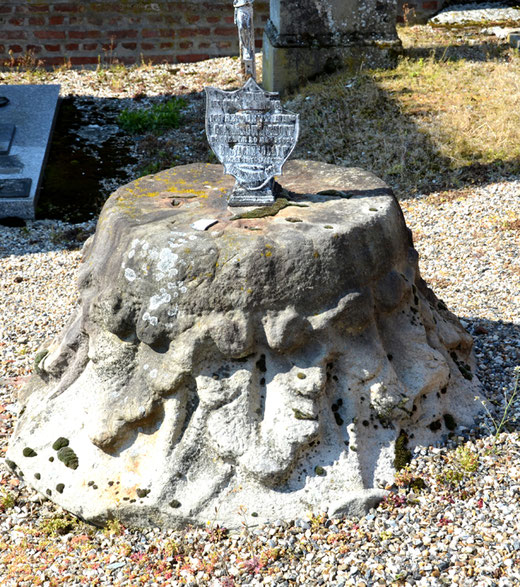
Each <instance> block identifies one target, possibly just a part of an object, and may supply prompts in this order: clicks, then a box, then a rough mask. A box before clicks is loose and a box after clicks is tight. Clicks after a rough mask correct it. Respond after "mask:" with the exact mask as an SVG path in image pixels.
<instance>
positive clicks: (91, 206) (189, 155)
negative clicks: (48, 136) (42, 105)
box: [36, 94, 209, 223]
mask: <svg viewBox="0 0 520 587" xmlns="http://www.w3.org/2000/svg"><path fill="white" fill-rule="evenodd" d="M168 98H171V96H154V97H153V98H146V97H143V98H135V99H131V98H123V99H117V98H97V97H84V96H78V97H68V98H65V99H63V100H62V101H61V103H60V109H59V112H58V116H57V121H56V126H55V130H54V134H53V137H52V142H51V147H50V152H49V158H48V161H47V165H46V167H45V170H44V175H43V181H42V187H41V191H40V198H39V201H38V206H37V210H36V217H37V219H42V218H53V219H59V220H63V221H66V222H72V223H78V222H85V221H87V220H89V219H91V218H93V217H96V216H97V215H98V214H99V211H100V210H101V208H102V206H103V204H104V203H105V201H106V200H107V198H108V197H109V196H110V194H111V193H112V192H114V191H115V190H116V189H117V188H118V187H119V186H121V185H123V184H125V183H128V182H129V181H132V180H134V179H137V178H138V177H139V176H141V175H147V174H150V173H157V172H158V171H161V170H162V169H166V168H168V167H173V166H175V165H180V164H184V163H191V162H195V161H199V160H203V161H207V160H208V157H209V148H208V146H207V143H206V139H205V134H204V112H203V110H204V109H203V103H204V101H203V99H202V94H189V95H185V96H183V98H185V99H186V101H187V102H188V106H187V108H186V109H185V111H184V114H183V118H182V120H181V127H180V128H179V129H173V130H172V131H168V132H166V133H164V134H163V135H162V136H157V135H154V134H153V133H147V134H143V135H139V136H137V135H130V134H128V133H126V132H124V131H123V130H122V129H121V128H120V127H119V126H118V123H117V118H118V116H119V114H120V113H121V112H122V111H123V110H124V109H134V108H149V107H150V105H152V104H156V103H158V102H161V101H165V100H166V99H168Z"/></svg>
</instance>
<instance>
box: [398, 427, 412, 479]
mask: <svg viewBox="0 0 520 587" xmlns="http://www.w3.org/2000/svg"><path fill="white" fill-rule="evenodd" d="M394 450H395V457H394V467H395V470H396V471H400V470H401V469H404V468H405V467H406V465H408V464H410V462H411V460H412V453H411V452H410V450H408V434H407V433H406V431H405V430H401V432H400V433H399V436H398V437H397V440H396V441H395V449H394Z"/></svg>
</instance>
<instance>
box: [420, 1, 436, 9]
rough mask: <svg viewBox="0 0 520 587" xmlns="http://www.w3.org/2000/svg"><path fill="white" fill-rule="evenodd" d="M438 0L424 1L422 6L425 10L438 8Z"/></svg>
mask: <svg viewBox="0 0 520 587" xmlns="http://www.w3.org/2000/svg"><path fill="white" fill-rule="evenodd" d="M438 5H439V4H438V2H436V0H430V1H429V2H423V4H422V7H423V10H437V8H438Z"/></svg>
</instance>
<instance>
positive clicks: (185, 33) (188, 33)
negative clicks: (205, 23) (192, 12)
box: [179, 28, 210, 38]
mask: <svg viewBox="0 0 520 587" xmlns="http://www.w3.org/2000/svg"><path fill="white" fill-rule="evenodd" d="M194 35H202V36H205V37H208V36H209V35H210V29H203V28H194V29H180V31H179V37H182V38H187V37H193V36H194Z"/></svg>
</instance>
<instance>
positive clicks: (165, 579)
mask: <svg viewBox="0 0 520 587" xmlns="http://www.w3.org/2000/svg"><path fill="white" fill-rule="evenodd" d="M399 32H400V35H401V37H402V40H403V44H404V46H405V51H404V56H403V57H402V58H401V59H400V60H399V62H398V64H397V66H396V67H395V68H393V69H390V70H375V71H372V70H369V69H367V68H362V69H361V71H359V72H357V73H355V74H354V73H352V72H351V73H343V74H336V75H332V76H329V77H326V78H322V79H320V80H317V81H316V82H315V83H312V84H309V85H308V86H307V87H305V88H303V89H302V90H301V92H300V93H299V94H295V95H293V96H289V97H288V99H287V100H286V106H287V107H288V108H289V109H291V110H293V111H296V112H299V113H300V115H301V121H302V124H301V126H302V129H303V130H302V135H301V138H300V142H299V144H298V147H297V149H296V151H295V153H294V156H295V157H300V158H309V159H317V160H322V161H326V162H330V163H336V164H340V165H348V166H359V167H364V168H366V169H369V170H371V171H373V172H374V173H375V174H376V175H379V176H380V177H382V178H383V179H384V180H385V181H386V182H387V183H388V184H389V185H391V186H392V187H393V188H394V190H395V192H396V195H397V196H398V198H399V199H400V201H401V206H402V208H403V211H404V214H405V217H406V220H407V223H408V225H409V227H410V228H411V229H412V231H413V235H414V241H415V245H416V247H417V249H418V251H419V253H420V268H421V271H422V275H423V277H424V278H425V279H426V281H427V282H428V283H429V284H430V285H431V287H432V288H433V290H434V291H435V293H436V294H437V295H438V296H439V297H440V298H442V299H443V301H444V302H445V303H446V305H447V306H448V307H449V308H450V309H451V310H452V311H453V312H454V313H455V314H457V315H458V316H459V317H460V318H461V320H462V321H463V324H464V326H465V327H466V328H467V329H468V331H469V332H470V333H471V334H472V335H473V337H474V341H475V351H476V357H477V363H478V367H479V371H478V376H479V378H480V379H481V380H482V382H483V384H484V387H485V390H486V393H487V395H488V397H487V400H484V398H481V399H476V401H485V402H486V408H487V409H488V410H489V412H490V413H486V412H485V413H484V414H483V417H482V420H481V422H480V424H479V426H478V427H477V429H475V430H467V429H463V428H460V427H457V425H456V414H455V415H454V416H455V421H454V422H450V425H451V426H452V427H453V433H452V434H451V437H450V438H449V439H446V440H445V441H443V442H442V443H439V445H438V446H433V447H429V448H422V449H420V450H416V451H414V452H413V454H410V455H407V454H406V451H404V455H401V456H405V457H407V456H411V457H412V458H411V461H410V463H409V464H408V465H407V466H406V467H405V468H404V469H402V470H401V471H400V472H399V474H398V475H397V478H396V483H395V485H394V486H393V487H392V488H389V489H391V493H390V495H389V497H388V498H387V499H386V500H385V501H384V502H383V503H382V504H381V505H380V506H379V507H378V508H377V509H376V510H373V511H371V512H370V513H369V514H368V515H367V516H365V517H363V518H361V519H341V520H335V519H327V517H326V516H324V515H323V514H321V513H320V512H308V515H305V516H303V517H302V518H301V519H298V520H293V521H290V522H282V521H275V522H274V523H273V524H271V525H270V526H268V527H262V528H257V527H254V526H251V525H249V523H248V522H246V517H245V516H244V527H243V529H242V531H241V532H239V533H230V532H228V531H227V530H226V529H225V528H222V527H221V526H220V525H219V520H218V511H216V512H215V516H214V518H213V519H211V520H208V523H207V525H206V527H204V528H198V529H196V528H192V529H186V530H185V531H182V532H173V531H164V530H158V529H157V530H156V529H154V530H144V531H140V530H138V529H128V528H124V527H122V525H121V524H120V523H119V522H118V521H117V520H114V521H113V522H111V523H110V524H108V525H107V527H106V528H102V529H96V528H93V527H91V526H88V525H86V524H84V523H82V522H81V521H78V520H76V519H74V518H72V517H71V516H69V515H68V514H66V513H65V512H63V511H62V510H60V509H59V508H58V507H56V506H55V505H54V504H52V503H51V502H49V501H47V500H45V499H44V498H43V497H42V496H39V495H37V494H36V493H34V492H33V491H31V490H29V489H27V487H25V485H24V483H23V480H21V481H19V480H18V479H16V478H14V477H12V476H11V475H9V474H8V472H7V468H3V469H2V472H1V474H0V485H1V489H0V578H1V583H2V585H38V584H42V585H62V584H66V585H79V584H86V585H129V586H130V585H132V586H133V585H163V584H183V583H186V584H193V585H215V586H218V585H223V586H226V585H227V586H229V585H258V584H272V585H319V584H325V585H359V586H361V585H366V586H368V585H376V584H379V585H428V586H430V585H479V586H480V585H482V586H487V585H497V586H500V585H503V586H506V585H517V584H518V583H519V582H520V540H519V538H518V536H519V531H520V515H519V510H520V428H519V427H518V425H517V422H516V417H517V415H518V414H520V389H519V386H518V377H519V374H518V373H517V372H515V367H517V366H518V365H520V314H519V308H520V285H519V284H520V254H519V253H520V197H519V195H520V152H519V151H520V136H519V135H520V107H519V106H520V104H519V102H520V91H519V90H520V55H519V53H518V51H517V50H514V49H512V48H511V47H509V46H508V45H506V44H505V43H504V42H502V41H499V40H498V39H497V38H496V37H493V36H488V35H484V34H482V32H480V31H478V30H475V29H460V28H455V29H451V30H441V29H432V28H429V27H411V28H402V29H400V31H399ZM25 65H26V66H25V67H22V66H20V67H14V68H11V69H9V70H6V71H4V72H1V73H0V80H1V83H51V82H52V83H61V84H62V94H63V95H64V96H68V98H67V101H66V102H65V104H66V105H68V106H70V109H71V116H72V117H73V118H74V117H75V118H74V120H75V121H76V122H75V123H74V124H73V125H72V124H71V127H73V128H71V132H72V139H73V143H77V144H78V145H79V146H78V148H77V149H76V150H75V151H74V154H73V155H72V147H71V146H70V144H69V146H68V147H67V149H68V151H67V153H66V156H65V157H64V156H63V154H62V153H60V152H59V149H60V144H59V139H60V137H59V136H57V137H56V136H55V144H54V145H53V149H54V150H55V152H54V153H53V152H51V156H50V160H49V164H50V176H51V177H50V179H52V182H50V180H49V179H47V180H46V181H48V182H49V183H48V184H47V186H44V193H43V194H42V206H41V212H40V218H42V219H40V220H38V221H36V222H34V223H28V224H27V226H25V227H4V226H2V227H0V234H1V238H0V287H1V291H2V301H3V308H2V320H1V321H0V373H1V377H2V381H1V387H0V426H1V428H0V433H1V436H0V446H1V450H2V451H4V450H5V447H6V445H7V440H8V436H9V434H10V432H11V430H12V427H13V425H14V422H15V419H16V406H15V403H14V402H15V396H16V392H17V390H18V389H19V388H20V386H21V385H22V384H23V382H24V381H25V380H26V378H27V377H28V376H29V374H30V372H31V370H32V363H33V360H34V356H35V353H36V350H37V348H38V347H39V346H41V344H42V343H43V342H44V341H45V340H46V339H48V338H49V337H52V336H53V335H55V334H56V333H57V332H59V331H60V329H61V328H62V327H63V326H64V324H65V322H66V321H67V318H68V316H69V315H70V313H71V310H72V307H73V305H74V303H76V302H77V296H76V292H75V286H74V283H75V275H76V271H77V267H78V265H79V263H80V260H81V250H80V245H81V242H82V241H83V240H85V238H86V237H87V236H88V235H89V234H90V233H92V231H93V230H94V228H95V218H96V214H97V212H98V210H99V205H100V204H101V203H102V201H103V199H104V198H106V197H107V196H108V194H109V192H110V191H112V190H113V189H114V188H115V187H116V186H117V185H118V183H123V182H125V181H128V180H130V179H132V178H134V177H136V176H137V175H139V174H146V173H153V172H156V171H159V170H160V169H161V168H163V167H170V166H171V165H174V164H184V163H189V162H194V161H200V160H202V161H211V162H214V159H213V158H212V156H211V154H210V152H209V150H208V147H207V143H206V138H205V135H204V99H203V94H202V93H201V92H202V89H203V87H204V86H205V85H214V86H217V87H221V88H223V89H232V88H236V87H237V82H236V79H237V72H238V62H237V60H234V59H227V58H226V59H218V60H213V61H208V62H202V63H200V64H193V65H182V66H180V65H179V66H149V65H146V64H144V65H142V66H140V67H137V68H134V69H130V70H127V69H125V68H123V67H121V66H118V65H117V64H114V65H111V66H108V67H100V68H98V69H97V70H93V71H81V72H80V71H73V70H69V69H68V68H66V67H64V68H61V69H59V70H56V71H53V72H46V71H44V70H42V69H40V68H39V67H38V66H37V63H34V62H31V60H30V59H28V61H27V63H26V64H25ZM169 94H174V95H176V96H182V97H183V99H184V100H185V101H186V102H185V104H184V105H183V106H182V109H181V114H182V116H181V118H180V120H179V125H178V127H177V128H173V129H171V130H168V131H166V132H163V133H161V134H154V133H142V131H140V132H141V134H139V135H135V136H134V135H130V134H127V133H126V132H125V133H124V132H123V131H121V130H120V128H119V126H118V124H117V120H118V116H119V114H120V113H121V112H122V111H123V110H124V109H130V110H133V109H140V108H151V107H152V105H153V104H156V103H160V102H164V101H165V100H166V97H165V96H167V95H169ZM103 113H104V114H103ZM101 114H103V116H101ZM94 117H96V118H94ZM93 121H94V122H93ZM59 124H60V122H59V121H58V125H59ZM59 128H63V127H59ZM65 131H66V129H65V130H63V132H65ZM56 134H57V135H58V133H56ZM82 141H84V142H82ZM109 141H110V142H109ZM100 146H101V149H105V150H97V149H98V147H100ZM62 148H63V146H62ZM56 149H58V151H56ZM83 151H84V152H85V153H86V154H87V155H88V156H89V162H90V163H89V165H83V164H82V161H81V158H80V157H81V155H82V152H83ZM123 151H124V152H123ZM116 152H117V157H122V156H123V155H125V156H128V158H127V159H125V160H122V159H116V160H115V163H116V164H115V165H114V157H115V156H116V155H115V153H116ZM67 159H68V160H67ZM53 160H54V162H55V164H54V168H53V167H52V166H53ZM73 161H76V163H74V162H73ZM71 165H72V167H73V168H74V172H70V167H71ZM109 165H111V167H110V168H109V167H108V166H109ZM103 169H104V170H105V175H103V174H102V173H101V172H100V170H103ZM60 170H61V171H63V172H64V173H69V175H68V176H65V179H63V181H62V182H61V185H58V184H60V174H59V171H60ZM109 172H110V173H109ZM83 173H84V175H82V174H83ZM100 173H101V176H100V178H97V177H96V175H99V174H100ZM89 174H91V175H89ZM77 178H79V179H80V181H76V179H77ZM98 179H100V180H102V181H98ZM72 180H75V182H74V183H72ZM282 180H283V178H282ZM96 182H97V183H96ZM84 185H87V186H88V190H87V193H86V194H83V195H82V196H81V194H80V192H81V189H82V187H83V186H84ZM58 189H59V190H61V191H62V192H63V197H64V198H65V199H66V200H68V201H69V203H70V204H71V205H69V206H65V207H61V205H58V206H56V204H55V201H54V200H53V198H52V196H53V193H52V192H53V190H58ZM80 197H82V198H83V200H81V202H82V203H81V205H79V203H78V204H77V205H76V203H77V202H79V200H78V198H80ZM89 199H90V200H92V201H93V202H91V203H89V202H88V200H89ZM66 200H65V201H66ZM83 202H87V203H85V204H84V203H83ZM75 207H78V208H81V216H78V215H76V214H75V211H74V209H75ZM52 218H54V219H52ZM79 221H81V222H79ZM71 222H75V223H71ZM490 414H492V417H491V415H490Z"/></svg>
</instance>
